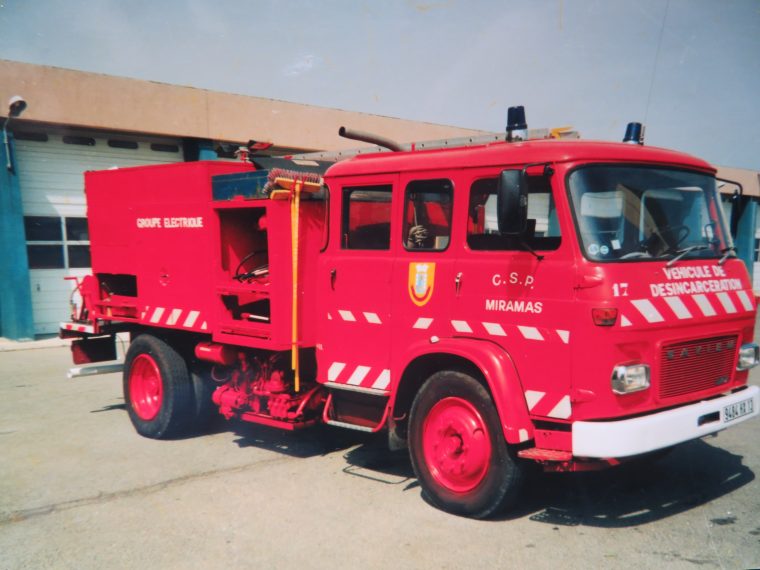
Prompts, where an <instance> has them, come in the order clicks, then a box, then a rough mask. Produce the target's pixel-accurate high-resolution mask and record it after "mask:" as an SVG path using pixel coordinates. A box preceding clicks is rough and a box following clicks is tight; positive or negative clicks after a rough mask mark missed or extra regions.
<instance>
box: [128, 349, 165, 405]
mask: <svg viewBox="0 0 760 570" xmlns="http://www.w3.org/2000/svg"><path fill="white" fill-rule="evenodd" d="M163 394H164V390H163V387H162V384H161V372H160V371H159V370H158V365H157V364H156V361H155V360H153V357H151V356H149V355H147V354H140V355H138V356H137V357H136V358H135V359H134V360H133V361H132V367H131V368H130V371H129V399H130V400H131V402H132V409H133V410H134V411H135V413H136V414H137V415H138V416H139V418H140V419H141V420H152V419H153V418H155V417H156V415H157V414H158V411H159V410H160V409H161V402H162V400H163Z"/></svg>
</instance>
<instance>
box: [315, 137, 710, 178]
mask: <svg viewBox="0 0 760 570" xmlns="http://www.w3.org/2000/svg"><path fill="white" fill-rule="evenodd" d="M576 161H580V162H640V163H642V162H643V163H656V164H662V165H669V166H680V167H685V168H691V169H697V170H704V171H709V172H712V173H714V172H715V168H714V167H712V166H711V165H710V164H708V163H707V162H705V161H704V160H701V159H699V158H695V157H693V156H691V155H688V154H684V153H681V152H676V151H672V150H667V149H663V148H657V147H649V146H641V145H633V144H623V143H614V142H594V141H577V140H574V141H554V140H536V141H527V142H521V143H506V142H503V143H491V144H487V145H480V146H468V147H458V148H444V149H435V150H422V151H404V152H381V153H374V154H360V155H358V156H355V157H352V158H350V159H347V160H343V161H340V162H338V163H336V164H334V165H333V166H331V167H330V168H329V169H328V170H327V172H326V173H325V176H326V177H327V178H332V177H339V176H353V175H368V174H383V173H391V172H407V171H424V170H449V169H457V168H473V167H486V166H509V165H513V164H514V165H520V164H529V163H545V162H549V163H554V164H556V163H562V162H576Z"/></svg>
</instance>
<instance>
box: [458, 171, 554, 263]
mask: <svg viewBox="0 0 760 570" xmlns="http://www.w3.org/2000/svg"><path fill="white" fill-rule="evenodd" d="M468 213H469V215H468V220H467V245H468V246H469V247H470V249H476V250H524V249H525V247H524V245H523V244H526V245H528V246H529V247H530V248H532V249H535V250H542V251H547V250H554V249H558V248H559V246H560V243H561V241H562V236H561V234H560V229H559V221H558V219H557V210H556V208H555V206H554V197H553V196H552V192H551V186H550V185H549V182H548V180H547V179H546V178H545V177H543V176H529V177H528V230H527V232H526V234H525V235H524V236H521V237H520V238H518V237H515V236H502V235H501V234H500V233H499V223H498V220H497V214H496V178H481V179H480V180H476V181H475V182H474V183H473V184H472V187H471V188H470V202H469V209H468Z"/></svg>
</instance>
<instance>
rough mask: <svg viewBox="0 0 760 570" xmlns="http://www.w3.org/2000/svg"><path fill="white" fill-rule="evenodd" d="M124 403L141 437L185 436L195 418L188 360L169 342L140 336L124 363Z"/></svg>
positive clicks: (132, 345)
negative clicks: (186, 361)
mask: <svg viewBox="0 0 760 570" xmlns="http://www.w3.org/2000/svg"><path fill="white" fill-rule="evenodd" d="M123 387H124V401H125V402H126V404H127V411H128V413H129V419H130V420H132V425H134V426H135V429H136V430H137V432H138V433H139V434H140V435H143V436H145V437H150V438H154V439H162V438H169V437H177V436H180V435H183V434H184V433H185V432H186V430H187V428H188V425H189V424H190V421H191V420H192V418H193V415H194V412H195V410H194V397H193V396H194V395H193V385H192V381H191V378H190V374H189V373H188V370H187V364H186V363H185V360H184V359H183V358H182V357H181V356H180V355H179V354H178V353H177V351H176V350H174V349H173V348H172V347H171V346H169V345H168V344H167V343H166V342H164V341H162V340H160V339H158V338H156V337H154V336H152V335H147V334H144V335H140V336H138V337H137V338H135V339H134V340H133V341H132V343H131V344H130V346H129V350H128V351H127V355H126V358H125V361H124V380H123Z"/></svg>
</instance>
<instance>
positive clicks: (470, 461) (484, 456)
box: [422, 397, 491, 493]
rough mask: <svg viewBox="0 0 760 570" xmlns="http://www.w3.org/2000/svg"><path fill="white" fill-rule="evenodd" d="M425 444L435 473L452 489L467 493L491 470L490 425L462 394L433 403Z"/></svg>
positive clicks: (424, 432)
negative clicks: (488, 425)
mask: <svg viewBox="0 0 760 570" xmlns="http://www.w3.org/2000/svg"><path fill="white" fill-rule="evenodd" d="M422 446H423V452H424V456H425V461H426V463H427V465H428V467H429V469H430V472H431V474H432V476H433V477H434V478H435V480H436V481H437V482H438V483H439V484H441V485H442V486H444V487H445V488H446V489H448V490H449V491H452V492H455V493H466V492H468V491H470V490H472V489H473V488H475V487H476V486H477V485H478V484H479V483H480V482H481V481H482V480H483V477H485V475H486V473H487V472H488V467H489V463H490V460H491V441H490V438H489V436H488V429H487V427H486V424H485V422H484V420H483V418H482V417H481V415H480V412H478V410H477V409H476V408H475V407H474V406H473V405H472V404H471V403H470V402H468V401H467V400H464V399H462V398H456V397H449V398H444V399H443V400H441V401H440V402H438V403H436V404H435V405H434V406H433V408H432V409H431V410H430V412H429V413H428V416H427V418H426V419H425V424H424V427H423V436H422Z"/></svg>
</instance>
